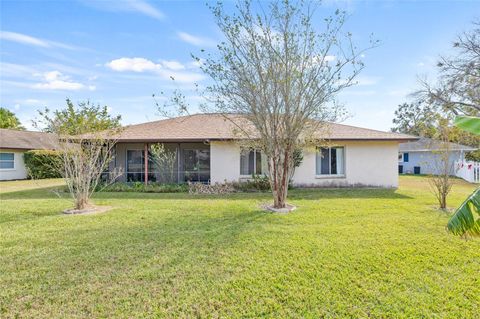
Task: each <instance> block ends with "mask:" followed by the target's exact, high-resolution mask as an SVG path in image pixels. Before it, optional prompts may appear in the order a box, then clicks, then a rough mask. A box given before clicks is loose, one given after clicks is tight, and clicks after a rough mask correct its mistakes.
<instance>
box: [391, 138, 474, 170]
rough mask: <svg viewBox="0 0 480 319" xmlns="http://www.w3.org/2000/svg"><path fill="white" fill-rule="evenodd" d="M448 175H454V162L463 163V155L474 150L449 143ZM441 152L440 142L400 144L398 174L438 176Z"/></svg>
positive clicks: (420, 140) (426, 140)
mask: <svg viewBox="0 0 480 319" xmlns="http://www.w3.org/2000/svg"><path fill="white" fill-rule="evenodd" d="M448 148H449V153H450V154H449V164H448V165H449V167H450V174H451V175H455V165H454V163H455V162H456V161H459V160H461V161H463V160H464V159H465V153H466V152H470V151H475V150H476V148H473V147H470V146H465V145H461V144H456V143H449V147H448ZM442 150H445V146H444V144H443V143H442V142H441V141H437V140H432V139H430V138H421V139H419V140H418V141H411V142H407V143H401V144H400V146H399V153H398V172H399V173H400V174H438V173H439V171H440V167H441V162H442V157H441V156H442V155H441V154H440V153H441V152H442Z"/></svg>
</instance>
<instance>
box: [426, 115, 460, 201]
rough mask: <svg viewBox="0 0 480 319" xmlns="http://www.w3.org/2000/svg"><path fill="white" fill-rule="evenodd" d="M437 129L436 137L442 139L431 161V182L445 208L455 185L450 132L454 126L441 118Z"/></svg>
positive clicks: (434, 191) (436, 195) (435, 193)
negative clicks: (452, 176)
mask: <svg viewBox="0 0 480 319" xmlns="http://www.w3.org/2000/svg"><path fill="white" fill-rule="evenodd" d="M437 131H438V133H437V136H436V138H437V140H438V141H440V145H439V150H437V151H435V152H433V154H434V155H436V156H435V157H434V159H433V160H432V161H431V170H432V171H433V173H432V174H431V176H430V178H429V183H430V187H431V189H432V191H433V193H434V195H435V197H436V198H437V200H438V204H439V208H440V209H442V210H445V209H446V208H447V197H448V194H449V193H450V191H451V190H452V186H453V182H452V178H451V174H452V171H453V169H454V167H453V163H451V162H450V154H451V153H450V152H451V147H450V134H451V132H452V127H450V126H449V123H448V120H446V119H441V120H439V128H438V130H437Z"/></svg>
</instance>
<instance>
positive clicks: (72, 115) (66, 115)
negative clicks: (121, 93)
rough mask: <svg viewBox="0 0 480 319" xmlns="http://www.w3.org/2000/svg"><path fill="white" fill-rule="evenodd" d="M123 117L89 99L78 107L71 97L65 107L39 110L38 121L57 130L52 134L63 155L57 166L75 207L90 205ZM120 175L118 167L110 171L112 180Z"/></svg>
mask: <svg viewBox="0 0 480 319" xmlns="http://www.w3.org/2000/svg"><path fill="white" fill-rule="evenodd" d="M120 119H121V117H120V116H112V115H110V114H109V112H108V108H107V106H103V107H101V106H100V105H95V104H92V103H90V102H88V101H87V102H80V103H78V105H77V106H75V105H74V104H73V103H72V102H71V101H70V100H69V99H67V106H66V108H65V109H59V110H54V111H51V110H49V109H44V110H41V111H38V117H37V119H36V120H35V121H34V124H35V126H36V127H38V128H41V129H42V130H43V131H46V132H50V133H54V134H52V135H51V136H54V138H55V141H54V143H55V145H56V147H57V150H58V154H59V156H60V161H59V162H58V165H57V167H56V169H58V171H59V172H60V174H61V175H62V177H64V178H65V182H66V185H67V188H68V191H69V193H70V195H71V197H72V199H73V201H74V209H75V210H79V211H81V210H84V209H86V208H88V206H89V200H90V198H91V196H92V194H93V192H94V191H95V190H96V188H97V186H98V184H99V182H100V179H101V177H102V174H103V173H104V172H105V171H106V170H107V169H108V166H109V164H110V162H111V161H112V159H113V156H114V155H113V154H114V152H113V148H114V146H115V140H114V139H113V138H111V137H110V136H114V135H115V134H116V133H118V130H119V129H120ZM107 132H108V133H107ZM52 165H53V163H52ZM119 174H120V172H119V171H118V170H113V171H110V172H109V175H110V176H109V180H110V181H113V180H115V179H116V178H117V177H118V175H119Z"/></svg>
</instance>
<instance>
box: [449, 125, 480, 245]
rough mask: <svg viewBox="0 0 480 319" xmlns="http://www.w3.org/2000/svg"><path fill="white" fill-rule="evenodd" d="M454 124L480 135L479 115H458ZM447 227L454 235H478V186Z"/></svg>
mask: <svg viewBox="0 0 480 319" xmlns="http://www.w3.org/2000/svg"><path fill="white" fill-rule="evenodd" d="M455 125H456V126H458V127H459V128H461V129H463V130H465V131H468V132H470V133H473V134H477V135H480V117H472V116H459V117H457V119H456V120H455ZM447 229H448V231H450V232H451V233H453V234H455V235H461V236H465V235H470V236H480V187H479V188H477V189H476V190H475V191H474V192H473V194H471V195H470V196H469V197H468V198H467V199H466V200H465V201H464V202H463V203H462V205H460V207H459V208H457V210H456V211H455V214H453V216H452V217H451V218H450V220H449V221H448V224H447Z"/></svg>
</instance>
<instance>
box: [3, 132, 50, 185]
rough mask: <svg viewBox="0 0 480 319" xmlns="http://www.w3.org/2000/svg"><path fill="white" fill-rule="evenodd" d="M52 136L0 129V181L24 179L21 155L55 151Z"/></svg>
mask: <svg viewBox="0 0 480 319" xmlns="http://www.w3.org/2000/svg"><path fill="white" fill-rule="evenodd" d="M54 144H55V138H54V136H53V134H49V133H43V132H33V131H18V130H9V129H0V181H5V180H15V179H25V178H27V170H26V168H25V164H24V162H23V153H25V152H26V151H29V150H53V149H55V146H54Z"/></svg>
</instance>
